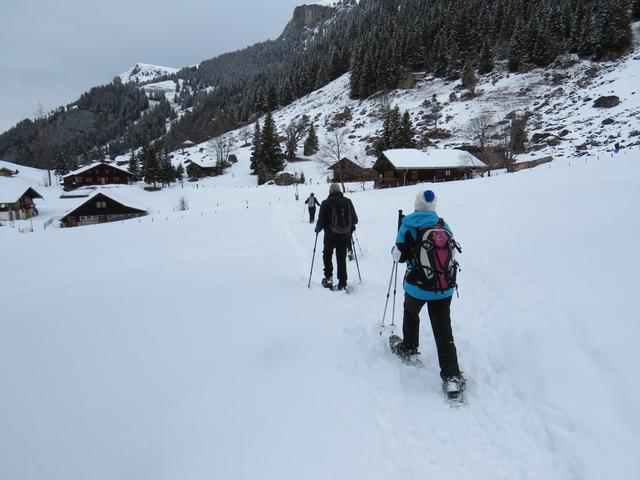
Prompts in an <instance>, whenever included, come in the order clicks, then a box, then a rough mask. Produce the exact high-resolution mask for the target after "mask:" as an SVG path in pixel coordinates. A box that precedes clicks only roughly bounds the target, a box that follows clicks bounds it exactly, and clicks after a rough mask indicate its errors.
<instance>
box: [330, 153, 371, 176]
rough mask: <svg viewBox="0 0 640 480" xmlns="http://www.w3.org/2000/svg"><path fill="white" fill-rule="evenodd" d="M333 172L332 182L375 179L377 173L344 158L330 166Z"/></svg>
mask: <svg viewBox="0 0 640 480" xmlns="http://www.w3.org/2000/svg"><path fill="white" fill-rule="evenodd" d="M329 170H331V171H332V172H333V178H332V179H331V181H332V182H361V181H363V180H373V179H374V178H375V173H374V172H373V170H371V169H370V168H364V167H361V166H360V165H358V164H357V163H355V162H353V161H351V160H349V159H348V158H343V159H342V160H340V161H339V162H336V163H334V164H333V165H331V166H330V167H329Z"/></svg>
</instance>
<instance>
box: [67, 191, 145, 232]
mask: <svg viewBox="0 0 640 480" xmlns="http://www.w3.org/2000/svg"><path fill="white" fill-rule="evenodd" d="M147 214H148V212H147V210H146V209H144V208H142V207H139V206H136V205H133V204H132V203H131V202H129V201H128V200H124V199H122V198H120V197H119V196H118V197H116V196H115V194H113V193H111V192H109V193H108V194H107V193H104V192H98V193H96V194H95V195H93V196H92V197H91V198H89V199H88V200H85V201H84V202H82V203H80V204H79V205H78V206H77V207H76V208H74V209H73V210H71V211H70V212H69V213H67V214H66V215H65V216H64V217H62V218H61V219H60V224H61V225H62V226H63V227H80V226H83V225H95V224H97V223H107V222H118V221H121V220H128V219H130V218H137V217H143V216H145V215H147Z"/></svg>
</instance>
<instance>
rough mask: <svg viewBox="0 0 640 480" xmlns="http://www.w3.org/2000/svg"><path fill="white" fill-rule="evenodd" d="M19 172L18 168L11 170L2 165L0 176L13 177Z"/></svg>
mask: <svg viewBox="0 0 640 480" xmlns="http://www.w3.org/2000/svg"><path fill="white" fill-rule="evenodd" d="M17 173H18V171H17V170H11V169H10V168H7V167H0V177H13V176H14V175H15V174H17Z"/></svg>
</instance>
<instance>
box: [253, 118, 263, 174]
mask: <svg viewBox="0 0 640 480" xmlns="http://www.w3.org/2000/svg"><path fill="white" fill-rule="evenodd" d="M261 144H262V130H261V129H260V121H259V120H258V121H256V126H255V129H254V130H253V140H252V145H251V157H250V161H251V174H252V175H257V174H258V163H259V162H260V145H261Z"/></svg>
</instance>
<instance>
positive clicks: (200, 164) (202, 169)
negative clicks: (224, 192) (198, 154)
mask: <svg viewBox="0 0 640 480" xmlns="http://www.w3.org/2000/svg"><path fill="white" fill-rule="evenodd" d="M186 164H187V168H186V171H187V175H188V176H189V178H194V179H195V178H205V177H215V176H217V175H219V173H218V168H217V167H216V164H215V162H205V161H204V160H187V161H186Z"/></svg>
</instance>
